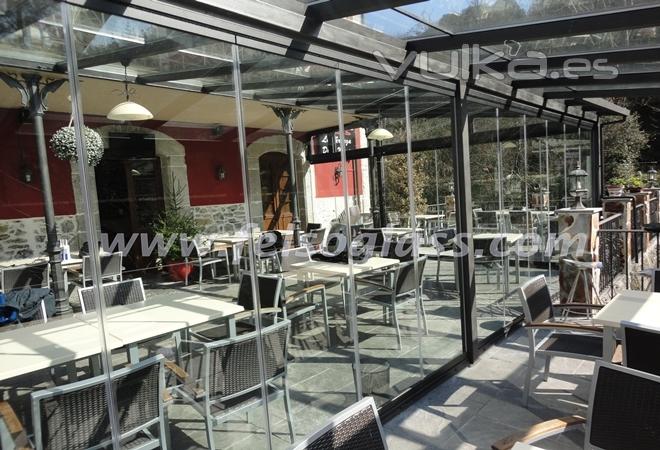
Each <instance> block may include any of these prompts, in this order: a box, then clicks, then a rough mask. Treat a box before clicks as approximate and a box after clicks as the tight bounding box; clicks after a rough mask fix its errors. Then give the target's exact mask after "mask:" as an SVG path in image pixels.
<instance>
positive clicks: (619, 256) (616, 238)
mask: <svg viewBox="0 0 660 450" xmlns="http://www.w3.org/2000/svg"><path fill="white" fill-rule="evenodd" d="M623 226H624V223H623V215H622V214H614V215H612V216H609V217H607V218H605V219H603V220H601V221H600V223H599V229H598V237H599V240H598V242H599V244H598V245H599V248H598V254H599V259H600V261H601V262H602V264H603V268H602V269H601V270H600V291H601V293H603V292H605V290H606V289H608V288H609V289H610V298H611V297H612V296H614V279H615V278H616V276H617V275H619V274H620V273H625V272H627V271H628V258H626V254H627V253H628V239H627V236H625V235H622V234H621V233H615V232H613V231H614V230H621V229H622V228H623Z"/></svg>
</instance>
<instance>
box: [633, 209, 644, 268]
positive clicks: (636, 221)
mask: <svg viewBox="0 0 660 450" xmlns="http://www.w3.org/2000/svg"><path fill="white" fill-rule="evenodd" d="M632 219H633V223H632V227H633V230H641V229H642V227H643V226H644V225H646V205H645V204H644V203H640V204H638V205H635V208H634V209H633V218H632ZM644 239H645V235H644V233H635V234H633V235H632V244H633V255H632V256H633V258H634V260H635V262H636V263H639V258H640V255H641V254H642V252H643V250H644Z"/></svg>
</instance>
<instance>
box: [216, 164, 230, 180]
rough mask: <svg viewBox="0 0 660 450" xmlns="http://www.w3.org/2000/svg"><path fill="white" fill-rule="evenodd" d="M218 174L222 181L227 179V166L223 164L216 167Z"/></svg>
mask: <svg viewBox="0 0 660 450" xmlns="http://www.w3.org/2000/svg"><path fill="white" fill-rule="evenodd" d="M216 175H217V177H218V181H222V180H224V179H225V177H226V176H227V173H226V172H225V168H224V167H223V166H218V168H217V169H216Z"/></svg>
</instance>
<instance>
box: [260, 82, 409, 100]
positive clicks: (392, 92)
mask: <svg viewBox="0 0 660 450" xmlns="http://www.w3.org/2000/svg"><path fill="white" fill-rule="evenodd" d="M342 94H344V95H345V96H349V95H364V96H365V97H367V98H370V96H373V97H371V98H373V99H374V101H375V100H377V99H378V98H379V97H381V96H396V95H397V94H398V95H399V96H400V98H401V102H403V89H401V88H399V87H395V88H389V89H388V88H384V87H382V86H381V87H379V88H364V87H348V86H344V87H343V88H342ZM336 95H337V90H336V89H335V88H334V87H332V86H331V87H330V88H328V87H326V86H323V87H321V88H319V89H308V90H306V91H287V92H272V93H265V94H256V95H255V96H254V98H255V99H257V100H259V99H263V100H273V99H294V100H295V99H301V98H318V99H325V98H330V99H332V98H334V97H335V96H336Z"/></svg>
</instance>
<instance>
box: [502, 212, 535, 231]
mask: <svg viewBox="0 0 660 450" xmlns="http://www.w3.org/2000/svg"><path fill="white" fill-rule="evenodd" d="M508 216H509V223H511V225H514V226H515V227H516V228H518V229H520V228H525V227H530V228H531V226H532V218H531V214H529V211H509V214H508Z"/></svg>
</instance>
